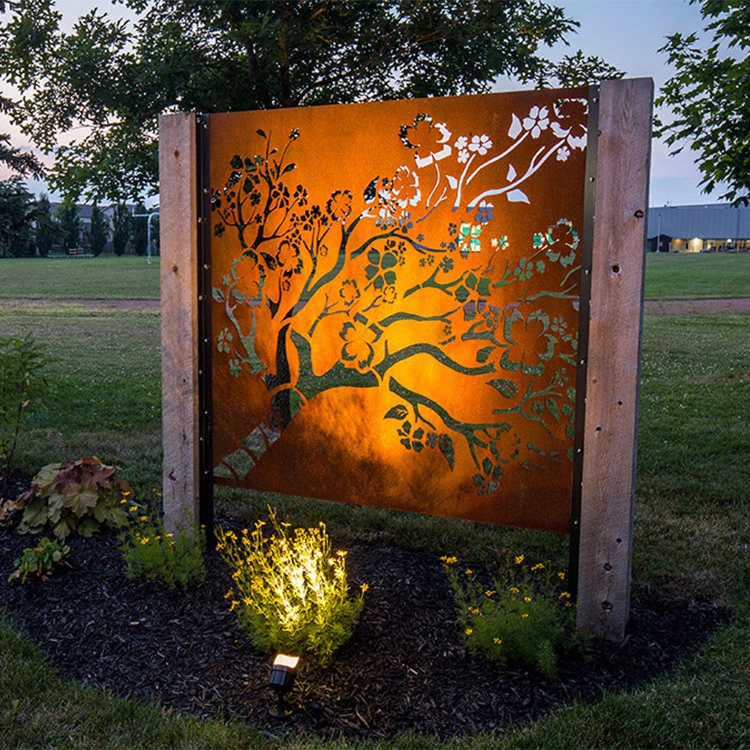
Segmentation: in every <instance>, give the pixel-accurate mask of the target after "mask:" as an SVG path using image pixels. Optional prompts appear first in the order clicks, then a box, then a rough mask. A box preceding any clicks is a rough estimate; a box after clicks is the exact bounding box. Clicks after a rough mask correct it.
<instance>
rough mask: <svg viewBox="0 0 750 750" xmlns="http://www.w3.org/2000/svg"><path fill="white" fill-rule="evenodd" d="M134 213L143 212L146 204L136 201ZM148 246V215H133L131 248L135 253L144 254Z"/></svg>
mask: <svg viewBox="0 0 750 750" xmlns="http://www.w3.org/2000/svg"><path fill="white" fill-rule="evenodd" d="M135 213H136V214H145V213H147V211H146V206H144V205H143V203H138V204H137V205H136V207H135ZM147 248H148V216H138V217H137V218H136V217H133V249H134V250H135V254H136V255H145V254H146V250H147Z"/></svg>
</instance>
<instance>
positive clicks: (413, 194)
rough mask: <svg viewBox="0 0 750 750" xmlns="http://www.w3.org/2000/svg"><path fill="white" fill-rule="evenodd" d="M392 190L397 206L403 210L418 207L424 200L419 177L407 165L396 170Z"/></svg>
mask: <svg viewBox="0 0 750 750" xmlns="http://www.w3.org/2000/svg"><path fill="white" fill-rule="evenodd" d="M391 190H392V193H393V197H394V198H395V200H396V204H397V205H398V206H399V207H401V208H406V207H407V206H416V205H418V204H419V202H420V201H421V200H422V191H421V190H420V188H419V175H418V174H417V173H416V172H415V171H414V170H413V169H410V168H409V167H407V166H405V165H404V166H401V167H399V168H398V169H397V170H396V174H395V176H394V177H393V185H392V188H391Z"/></svg>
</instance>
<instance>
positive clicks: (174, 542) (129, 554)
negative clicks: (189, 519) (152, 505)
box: [120, 504, 206, 590]
mask: <svg viewBox="0 0 750 750" xmlns="http://www.w3.org/2000/svg"><path fill="white" fill-rule="evenodd" d="M128 512H129V514H130V519H129V521H128V523H127V525H126V527H125V530H124V531H122V532H121V534H120V550H121V552H122V557H123V560H124V561H125V575H126V576H127V577H128V578H138V577H140V576H143V577H145V578H148V579H149V580H152V581H161V582H162V583H164V584H166V585H167V586H168V587H169V588H171V589H173V588H176V587H178V586H179V587H180V588H182V589H183V590H184V589H187V588H188V587H189V586H191V585H193V584H197V583H200V582H201V581H204V580H205V578H206V566H205V564H204V562H203V550H204V548H205V534H204V532H203V530H202V529H197V528H194V529H193V531H192V533H185V532H183V531H182V530H178V531H177V533H174V532H168V531H167V530H166V529H165V528H164V521H163V519H162V518H161V517H160V516H159V515H157V514H156V513H154V512H153V511H145V512H144V511H143V510H142V509H141V508H140V507H139V506H138V505H135V504H131V505H129V506H128Z"/></svg>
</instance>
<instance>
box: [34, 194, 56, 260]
mask: <svg viewBox="0 0 750 750" xmlns="http://www.w3.org/2000/svg"><path fill="white" fill-rule="evenodd" d="M35 218H36V231H35V233H34V240H35V243H36V249H37V251H38V252H39V255H42V256H45V257H46V256H47V255H49V254H50V252H51V250H52V246H53V245H54V244H55V242H57V241H58V239H59V238H60V226H59V224H58V223H57V221H56V219H55V218H54V216H52V208H51V205H50V202H49V198H48V197H47V196H46V195H45V194H42V195H40V196H39V198H37V201H36V216H35Z"/></svg>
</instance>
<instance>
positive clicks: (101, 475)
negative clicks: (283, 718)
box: [18, 457, 131, 539]
mask: <svg viewBox="0 0 750 750" xmlns="http://www.w3.org/2000/svg"><path fill="white" fill-rule="evenodd" d="M118 471H119V469H118V467H117V466H106V465H105V464H103V463H102V462H101V461H100V460H99V459H98V458H95V457H94V458H81V459H80V460H78V461H65V463H62V464H47V466H44V467H42V469H41V471H40V472H39V473H38V474H37V475H36V476H35V477H34V481H33V484H32V486H31V489H30V490H29V491H28V492H25V493H24V494H22V495H21V496H20V497H19V498H18V500H19V503H21V504H22V505H23V506H24V511H23V517H22V518H21V523H20V524H19V525H18V531H19V532H20V533H22V534H25V533H28V532H38V531H41V529H43V528H44V527H45V526H47V525H48V524H50V525H51V526H52V529H53V531H54V534H55V536H56V537H57V538H58V539H65V538H66V537H67V536H68V534H70V533H71V532H72V531H77V532H78V533H79V534H80V535H81V536H91V535H92V534H93V533H94V532H95V531H98V530H99V528H100V527H101V526H113V527H118V526H121V525H122V524H123V523H124V522H125V521H126V519H127V511H126V509H125V507H124V506H125V505H127V502H128V501H127V498H128V496H129V495H130V494H131V489H130V487H129V485H128V483H127V482H125V481H123V480H118V479H115V475H116V474H117V472H118Z"/></svg>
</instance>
